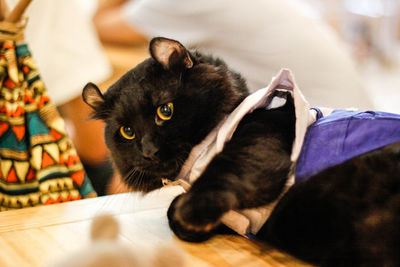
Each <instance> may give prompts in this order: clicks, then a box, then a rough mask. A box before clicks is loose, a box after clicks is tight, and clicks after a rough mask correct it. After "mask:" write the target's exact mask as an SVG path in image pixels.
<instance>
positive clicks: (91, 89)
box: [82, 83, 104, 111]
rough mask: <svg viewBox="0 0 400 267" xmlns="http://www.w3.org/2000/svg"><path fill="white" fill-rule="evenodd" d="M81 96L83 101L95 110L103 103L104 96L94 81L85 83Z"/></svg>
mask: <svg viewBox="0 0 400 267" xmlns="http://www.w3.org/2000/svg"><path fill="white" fill-rule="evenodd" d="M82 98H83V101H84V102H85V103H86V104H88V105H89V106H90V107H91V108H92V109H94V110H95V111H98V109H99V107H100V106H101V105H102V104H103V103H104V97H103V95H102V93H101V92H100V89H99V88H98V87H97V85H95V84H94V83H88V84H86V85H85V87H84V88H83V91H82Z"/></svg>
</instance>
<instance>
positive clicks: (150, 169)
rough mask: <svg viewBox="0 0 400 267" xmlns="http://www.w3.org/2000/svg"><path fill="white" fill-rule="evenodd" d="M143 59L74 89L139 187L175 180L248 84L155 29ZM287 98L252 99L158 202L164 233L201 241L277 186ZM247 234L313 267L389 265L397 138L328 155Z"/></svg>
mask: <svg viewBox="0 0 400 267" xmlns="http://www.w3.org/2000/svg"><path fill="white" fill-rule="evenodd" d="M150 52H151V58H149V59H147V60H145V61H144V62H143V63H141V64H139V65H138V66H137V67H135V68H134V69H132V70H130V71H129V72H128V73H126V74H125V75H124V76H123V77H122V78H121V79H120V80H119V81H117V82H116V83H115V84H114V85H113V86H111V87H110V88H109V89H108V90H107V92H106V93H104V95H102V94H101V92H100V91H99V89H98V88H97V87H96V86H95V85H94V84H91V83H90V84H88V85H87V86H86V87H85V88H84V90H83V99H84V101H85V102H86V103H87V104H88V105H89V106H91V107H92V108H93V109H94V115H93V117H94V118H97V119H102V120H104V121H105V122H106V128H105V137H106V138H105V139H106V143H107V145H108V147H109V149H110V151H111V153H112V158H113V160H114V162H115V165H116V166H117V168H118V170H119V172H120V173H121V174H122V176H123V177H124V178H125V181H126V183H127V184H129V185H130V186H131V187H132V188H133V189H135V190H139V191H144V192H148V191H151V190H154V189H156V188H159V187H162V186H163V183H162V180H161V178H168V179H170V180H174V179H175V177H176V176H177V175H178V173H179V172H180V170H181V167H182V165H183V163H184V162H185V160H186V159H187V157H188V155H189V153H190V152H191V150H192V148H193V147H194V146H196V145H197V144H199V143H200V142H201V141H202V140H203V139H204V138H205V137H206V136H207V134H208V133H209V132H210V131H211V130H212V129H214V128H215V127H216V126H217V125H218V124H219V123H220V121H221V120H223V119H224V118H225V116H226V115H227V114H229V113H230V112H232V110H234V109H235V108H236V107H237V106H238V104H239V103H240V102H241V101H242V100H243V99H244V98H245V97H246V96H248V95H249V93H248V90H247V88H246V84H245V81H244V80H243V79H242V78H241V76H240V75H239V74H238V73H235V72H234V71H232V70H230V69H229V68H228V67H227V66H226V64H225V63H224V62H223V61H222V60H220V59H218V58H213V57H211V56H206V55H203V54H201V53H199V52H196V51H190V52H189V51H188V50H186V49H185V47H183V46H182V45H181V44H180V43H179V42H177V41H174V40H170V39H166V38H155V39H153V40H152V41H151V43H150ZM295 121H296V117H295V112H294V104H293V99H291V98H290V97H288V101H287V102H286V104H285V105H283V106H281V107H279V108H273V109H269V110H266V109H257V110H255V111H253V112H252V113H250V114H248V115H246V116H245V117H244V118H243V120H242V121H241V122H240V124H239V126H238V127H237V129H236V131H235V132H234V134H233V136H232V139H231V140H230V141H229V142H228V143H227V144H226V145H225V147H224V149H223V151H222V152H221V153H219V154H217V155H216V156H215V157H214V158H213V160H212V161H211V162H210V163H209V164H208V166H207V168H206V169H205V171H204V172H203V173H202V174H201V176H200V177H199V178H198V179H197V180H196V181H195V182H194V183H193V185H192V187H191V189H190V190H189V191H188V192H187V193H185V194H182V195H180V196H178V197H177V198H176V199H175V200H174V201H173V202H172V204H171V206H170V208H169V210H168V219H169V223H170V227H171V229H172V230H173V231H174V232H175V234H176V235H177V236H178V237H180V238H182V239H184V240H187V241H197V242H198V241H203V240H206V239H207V238H210V237H211V236H212V235H214V234H215V233H217V232H218V229H219V228H220V224H221V222H220V221H221V216H222V215H223V214H224V213H225V212H227V211H229V210H232V209H247V208H254V207H259V206H263V205H266V204H268V203H270V202H272V201H274V200H276V199H277V198H278V197H279V195H280V194H281V192H282V190H283V188H284V186H285V183H286V182H287V179H288V176H289V174H290V172H291V171H292V167H293V163H292V162H291V160H290V156H291V151H292V144H293V140H294V138H295ZM257 238H259V239H262V240H265V241H267V242H270V243H271V244H274V245H275V246H277V247H279V248H281V249H283V250H285V251H288V252H289V253H292V254H293V255H295V256H297V257H299V258H301V259H304V260H307V261H309V262H311V263H314V264H318V265H324V266H329V265H330V266H345V265H347V266H356V265H371V266H378V265H385V266H398V265H400V256H399V255H400V253H399V252H400V144H398V143H396V144H392V145H390V146H387V147H384V148H382V149H379V150H375V151H372V152H369V153H366V154H364V155H362V156H358V157H356V158H353V159H351V160H348V161H346V162H345V163H343V164H340V165H336V166H333V167H331V168H328V169H326V170H323V171H322V172H320V173H318V174H317V175H315V176H313V177H311V178H310V179H308V180H307V181H304V182H301V183H298V184H296V185H294V186H293V187H291V189H290V190H289V191H288V192H287V193H286V194H285V195H284V196H283V198H282V199H281V200H280V201H279V203H278V205H277V207H276V208H275V209H274V211H273V213H272V215H271V217H270V218H269V219H268V221H267V222H266V223H265V225H264V226H263V227H262V228H261V230H260V231H259V232H258V234H257Z"/></svg>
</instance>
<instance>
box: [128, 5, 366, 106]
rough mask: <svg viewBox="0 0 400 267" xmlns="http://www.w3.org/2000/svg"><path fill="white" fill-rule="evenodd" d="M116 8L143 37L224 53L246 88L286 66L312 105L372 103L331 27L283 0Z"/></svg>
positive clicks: (259, 85)
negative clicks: (178, 42)
mask: <svg viewBox="0 0 400 267" xmlns="http://www.w3.org/2000/svg"><path fill="white" fill-rule="evenodd" d="M122 15H123V16H124V18H125V19H126V21H127V22H128V23H129V24H130V25H132V26H133V27H134V28H135V29H136V30H138V31H139V32H142V33H143V34H144V35H146V36H147V37H149V38H151V37H154V36H164V37H168V38H172V39H176V40H178V41H180V42H182V43H183V44H184V45H186V46H188V47H198V48H200V50H202V51H205V52H211V53H212V54H214V55H217V56H219V57H221V58H223V59H224V60H225V61H226V62H227V64H228V65H229V66H230V67H231V68H232V69H234V70H237V71H239V72H240V73H242V74H243V75H244V77H245V78H246V79H247V82H248V85H249V88H250V90H251V91H255V90H257V89H259V88H263V87H264V86H265V84H267V83H268V79H269V78H268V79H266V77H272V76H273V75H275V74H276V73H277V72H278V71H279V70H280V69H282V68H289V69H291V70H292V71H293V72H294V73H296V77H297V82H298V84H299V86H300V87H301V88H302V90H303V93H304V95H305V96H306V97H307V99H308V101H309V102H310V104H311V105H315V106H334V107H337V108H348V107H356V108H361V109H371V108H373V107H372V104H371V101H370V99H369V96H368V95H367V93H366V91H365V89H364V87H363V86H362V82H361V80H360V78H359V76H358V73H357V71H356V68H355V65H354V62H353V61H352V60H351V58H350V56H349V55H348V54H347V51H346V49H345V48H344V45H343V44H342V43H340V42H339V41H338V39H337V38H336V35H335V34H334V33H333V31H332V30H331V29H329V28H328V27H327V26H326V25H324V24H321V22H319V23H318V22H317V21H316V20H312V19H310V18H308V17H305V16H303V15H302V14H301V13H300V12H299V11H298V10H297V9H296V8H294V6H292V5H291V3H289V2H287V1H285V0H279V1H276V0H252V1H247V0H202V1H197V0H185V1H182V0H134V1H129V2H128V3H127V4H126V5H125V6H124V8H123V10H122Z"/></svg>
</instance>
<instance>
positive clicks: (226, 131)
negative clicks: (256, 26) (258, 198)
mask: <svg viewBox="0 0 400 267" xmlns="http://www.w3.org/2000/svg"><path fill="white" fill-rule="evenodd" d="M281 88H284V89H281ZM276 90H281V91H287V92H289V93H290V94H291V95H292V97H293V99H294V106H295V115H296V125H295V131H296V135H295V136H296V138H295V140H294V142H293V148H292V153H291V161H292V162H296V161H297V159H298V157H299V155H300V152H301V147H302V145H303V140H304V137H305V134H306V131H307V128H308V126H309V125H311V124H312V123H313V122H315V120H316V112H315V111H314V110H310V105H309V104H308V102H307V101H306V100H305V98H304V96H303V94H302V93H301V91H300V89H299V88H298V87H297V85H296V83H295V80H294V78H293V75H292V73H291V72H290V71H289V70H287V69H283V70H281V71H280V72H279V74H278V75H277V76H276V77H274V78H273V79H272V81H271V83H270V84H269V85H268V86H267V87H266V88H263V89H260V90H258V91H256V92H255V93H253V94H251V95H249V96H248V97H247V98H246V99H244V100H243V102H242V103H240V105H239V106H238V107H237V108H235V110H234V111H233V112H232V113H231V114H229V115H228V116H227V117H226V118H225V119H224V120H223V121H221V123H220V124H219V125H218V126H217V127H215V128H214V129H213V130H212V131H211V132H210V133H209V134H208V135H207V137H206V138H205V139H204V140H203V141H202V142H201V143H200V144H198V145H197V146H195V147H194V148H193V149H192V151H191V152H190V154H189V157H188V159H187V160H186V161H185V163H184V165H183V167H182V169H181V172H180V173H179V175H178V177H177V180H178V181H181V185H182V186H183V187H184V188H185V190H189V188H190V185H191V184H193V183H194V182H195V181H196V179H197V178H199V177H200V175H201V174H202V173H203V171H204V170H205V169H206V167H207V166H208V164H209V163H210V162H211V161H212V159H213V158H214V157H215V156H216V155H217V154H218V153H220V152H222V150H223V148H224V145H225V144H226V143H227V142H228V141H229V140H230V139H231V137H232V135H233V133H234V132H235V130H236V128H237V126H238V125H239V123H240V121H241V120H242V118H243V117H244V116H245V115H246V114H249V113H251V112H253V111H254V110H255V109H258V108H265V109H270V108H277V107H279V106H283V105H284V104H285V103H286V101H282V100H281V99H277V100H276V99H275V98H273V99H272V100H271V102H268V100H269V99H270V96H271V95H272V94H273V93H274V92H275V91H276ZM274 99H275V100H276V101H274ZM322 112H323V113H324V115H325V116H326V115H328V114H329V113H330V112H332V109H328V108H323V109H322ZM288 178H289V179H288V181H287V183H286V186H285V189H284V190H283V192H282V194H281V196H282V195H283V194H284V193H286V191H287V190H288V189H289V188H290V187H291V186H292V185H293V184H294V175H292V174H290V176H289V177H288ZM266 179H268V178H266ZM279 199H280V198H278V199H277V200H276V201H274V202H272V203H270V204H268V205H266V206H264V207H260V208H257V209H246V210H240V211H233V210H231V211H229V212H228V213H226V214H225V215H224V216H223V218H222V222H223V223H224V224H225V225H227V226H229V227H230V228H231V229H233V230H234V231H236V232H237V233H239V234H241V235H247V234H248V233H251V234H256V233H257V232H258V231H259V230H260V228H261V227H262V226H263V224H264V223H265V222H266V220H267V219H268V217H269V215H270V214H271V212H272V210H273V209H274V207H275V205H276V204H277V203H278V201H279Z"/></svg>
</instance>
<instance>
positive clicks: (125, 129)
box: [119, 126, 136, 140]
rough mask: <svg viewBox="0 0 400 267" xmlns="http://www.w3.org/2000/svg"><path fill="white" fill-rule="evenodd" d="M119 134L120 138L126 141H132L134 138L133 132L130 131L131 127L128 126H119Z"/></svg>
mask: <svg viewBox="0 0 400 267" xmlns="http://www.w3.org/2000/svg"><path fill="white" fill-rule="evenodd" d="M119 132H120V133H121V135H122V137H123V138H125V139H128V140H132V139H134V138H135V136H136V135H135V131H134V130H133V129H132V127H129V126H121V128H119Z"/></svg>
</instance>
